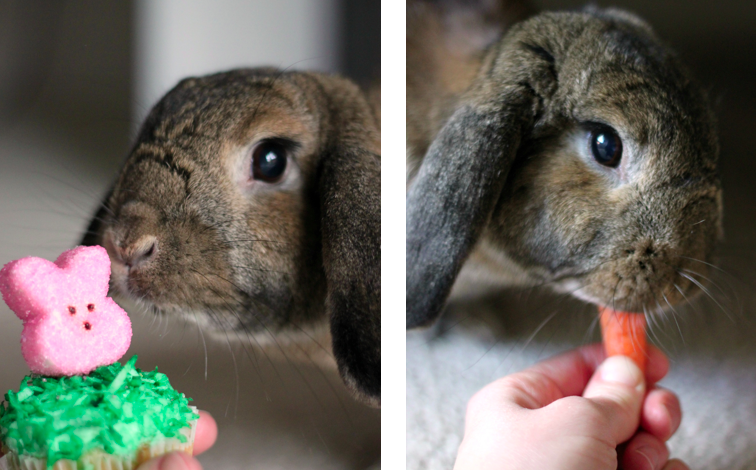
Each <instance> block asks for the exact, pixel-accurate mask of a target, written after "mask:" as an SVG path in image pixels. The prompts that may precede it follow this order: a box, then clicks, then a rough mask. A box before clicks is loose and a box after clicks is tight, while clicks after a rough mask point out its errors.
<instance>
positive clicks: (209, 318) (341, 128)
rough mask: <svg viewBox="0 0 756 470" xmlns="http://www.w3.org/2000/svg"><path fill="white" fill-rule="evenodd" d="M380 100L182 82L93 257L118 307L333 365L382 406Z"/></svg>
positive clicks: (315, 82)
mask: <svg viewBox="0 0 756 470" xmlns="http://www.w3.org/2000/svg"><path fill="white" fill-rule="evenodd" d="M379 100H380V96H379V95H371V96H368V94H366V93H365V92H363V91H362V90H361V89H360V88H359V87H357V86H356V85H355V84H353V83H352V82H350V81H349V80H347V79H344V78H340V77H336V76H330V75H325V74H318V73H309V72H287V71H286V72H285V71H280V70H276V69H272V68H257V69H239V70H232V71H228V72H223V73H217V74H213V75H208V76H204V77H193V78H187V79H185V80H182V81H181V82H180V83H179V84H178V85H176V87H175V88H173V89H172V90H171V91H169V92H168V93H167V94H166V95H165V96H164V97H163V98H162V99H161V100H160V101H159V102H158V103H157V104H156V105H155V107H154V108H153V109H152V110H151V112H150V113H149V115H148V116H147V118H146V121H145V122H144V124H143V125H142V127H141V130H140V132H139V135H138V137H137V140H136V143H135V144H134V147H133V149H132V150H131V153H130V155H129V156H128V158H127V159H126V161H125V163H124V165H123V168H122V169H121V170H120V173H119V174H118V177H117V178H116V180H115V183H114V185H113V187H112V189H111V190H110V192H109V194H108V195H107V196H106V197H105V199H104V201H103V203H102V205H101V207H100V209H99V211H98V212H97V214H96V215H95V217H94V218H93V219H92V222H91V224H90V226H89V228H88V230H87V233H86V235H85V237H84V239H83V244H85V245H93V244H99V245H103V246H104V247H105V248H106V249H107V250H108V253H109V255H110V258H111V261H112V265H113V276H112V279H111V287H112V288H113V289H114V290H115V291H116V292H117V293H118V294H120V295H123V296H126V297H129V298H132V299H135V300H137V301H139V302H141V303H142V304H145V305H147V306H148V307H150V308H151V309H152V310H154V311H155V312H156V313H160V314H166V315H180V316H183V317H186V318H188V319H190V320H192V321H197V322H198V323H200V324H201V326H202V327H203V328H204V329H208V330H212V331H216V332H217V333H218V334H219V335H223V336H224V337H228V338H234V337H239V338H243V339H244V340H245V341H252V342H254V343H257V344H258V345H261V347H265V348H268V349H270V350H272V351H275V350H279V351H280V352H281V353H282V354H284V355H286V356H287V357H288V356H298V355H299V356H301V355H302V354H304V355H306V356H308V357H312V356H316V355H318V354H320V355H321V356H330V355H331V354H332V356H333V357H335V359H336V362H337V364H338V368H339V372H340V374H341V376H342V378H343V380H344V382H345V383H346V385H347V386H348V387H349V388H350V389H351V390H352V391H353V392H354V394H355V396H356V397H358V398H360V399H362V400H364V401H366V402H368V403H370V404H373V405H376V406H378V405H379V403H380V189H379V188H380V114H379V111H378V108H377V107H376V106H378V107H379V106H380V103H379ZM264 145H268V146H274V147H270V148H275V149H276V150H275V151H276V152H278V153H277V154H276V155H279V157H278V158H279V160H273V161H282V160H281V159H282V158H283V157H282V156H280V154H282V153H285V155H286V160H285V161H286V163H285V165H286V166H285V169H284V170H283V173H282V174H281V175H280V176H279V177H278V178H280V179H279V180H277V181H269V182H268V181H265V180H261V179H258V178H257V173H255V171H257V170H256V169H253V168H257V167H256V165H258V163H260V162H259V161H258V160H257V158H258V157H256V156H255V155H257V154H256V153H255V152H256V151H257V150H256V149H260V148H262V147H261V146H264ZM266 148H268V147H266ZM266 155H267V154H266ZM266 155H263V157H266ZM266 158H267V157H266ZM260 164H262V163H260ZM329 336H330V338H331V339H332V345H331V344H328V343H327V342H326V343H325V344H324V345H322V346H321V343H322V342H323V341H324V338H325V340H326V341H327V339H328V337H329ZM292 338H294V339H292ZM331 361H333V360H332V359H331Z"/></svg>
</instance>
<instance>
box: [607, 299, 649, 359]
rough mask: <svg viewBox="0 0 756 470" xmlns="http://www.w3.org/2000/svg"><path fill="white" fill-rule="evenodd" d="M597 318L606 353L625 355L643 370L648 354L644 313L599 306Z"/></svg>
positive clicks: (609, 354) (608, 354)
mask: <svg viewBox="0 0 756 470" xmlns="http://www.w3.org/2000/svg"><path fill="white" fill-rule="evenodd" d="M599 320H600V321H601V334H602V336H603V338H604V349H605V350H606V355H607V356H619V355H622V356H627V357H629V358H630V359H632V360H633V361H634V362H635V363H636V364H638V367H640V369H641V370H642V371H644V372H645V370H646V357H647V356H648V351H647V348H646V317H645V315H643V314H642V313H627V312H615V311H614V310H612V309H610V308H605V307H599Z"/></svg>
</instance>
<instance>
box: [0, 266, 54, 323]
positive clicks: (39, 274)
mask: <svg viewBox="0 0 756 470" xmlns="http://www.w3.org/2000/svg"><path fill="white" fill-rule="evenodd" d="M61 280H62V273H61V272H60V269H58V267H57V266H56V265H55V264H54V263H52V262H50V261H48V260H46V259H42V258H33V257H31V256H30V257H27V258H21V259H19V260H16V261H11V262H10V263H8V264H6V265H5V266H4V267H3V269H0V292H1V293H2V295H3V300H5V303H6V304H8V307H10V309H11V310H13V312H14V313H15V314H16V316H18V318H20V319H21V320H24V321H26V319H28V318H29V317H32V316H34V315H41V314H43V313H44V312H45V311H47V310H48V307H49V305H50V303H51V301H54V299H56V298H57V297H58V292H59V289H60V286H61V282H60V281H61Z"/></svg>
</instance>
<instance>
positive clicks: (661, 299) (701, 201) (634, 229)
mask: <svg viewBox="0 0 756 470" xmlns="http://www.w3.org/2000/svg"><path fill="white" fill-rule="evenodd" d="M587 29H588V31H587V32H584V33H582V34H581V36H582V37H580V38H578V39H576V40H575V43H573V44H572V45H571V46H570V48H569V52H567V53H566V54H564V55H562V57H561V61H560V63H559V68H558V72H556V75H555V78H556V80H557V84H556V87H557V88H556V90H554V92H553V95H552V96H553V97H554V98H553V100H552V101H551V102H550V103H549V108H550V110H549V112H547V113H545V114H544V116H543V117H542V118H541V119H540V120H539V121H538V122H537V123H536V125H535V127H534V131H533V133H532V134H531V136H530V137H529V138H528V139H527V140H526V141H525V142H524V143H523V145H522V148H521V150H520V154H519V155H518V156H517V160H516V161H515V163H514V165H513V168H512V171H511V173H510V176H509V178H508V180H507V182H506V183H505V186H504V190H503V192H502V196H501V198H500V200H499V201H498V202H497V205H496V207H495V209H494V212H493V215H492V220H491V225H490V227H489V229H488V230H487V231H486V238H489V240H490V242H491V243H492V244H495V245H496V246H498V247H499V248H500V249H501V250H503V251H504V252H505V253H506V254H507V255H509V257H510V258H512V259H513V260H515V261H516V262H517V263H519V264H520V265H521V267H522V268H523V269H524V270H525V271H526V272H529V273H530V274H531V282H538V283H543V282H547V283H554V285H555V286H556V287H557V288H558V289H559V290H562V291H568V292H571V293H573V294H574V295H576V296H578V297H580V298H583V299H584V300H587V301H590V302H593V303H597V304H600V305H609V306H614V307H616V308H619V309H625V310H629V311H639V312H642V311H645V310H656V309H657V308H658V309H659V310H661V308H660V307H661V306H665V307H667V306H668V305H669V304H674V303H675V302H678V301H683V300H685V299H686V298H687V297H689V296H691V295H692V293H693V291H697V290H698V288H697V286H696V284H695V281H696V280H698V281H701V282H703V281H704V279H702V278H700V277H698V276H696V277H698V279H696V277H694V278H693V279H690V277H691V275H690V272H691V271H692V272H697V273H699V275H703V276H705V275H706V273H707V267H708V266H707V265H706V263H709V262H711V259H710V258H711V255H712V252H713V249H714V245H715V242H716V240H717V236H718V235H719V233H720V231H721V187H720V182H719V177H718V173H717V170H716V162H717V157H718V144H717V139H716V132H715V126H714V122H713V118H712V116H711V113H710V112H709V110H708V107H707V105H706V100H705V97H704V96H703V93H702V92H701V91H700V89H699V88H698V87H697V86H696V85H695V84H693V83H691V82H690V81H689V80H688V79H687V78H686V72H685V71H684V70H680V65H679V64H677V63H676V61H675V60H674V59H673V58H672V57H671V56H670V54H669V53H666V52H665V51H663V50H661V49H659V48H658V47H656V46H654V44H653V43H652V42H649V43H648V44H642V43H641V44H638V41H637V39H636V37H637V35H638V32H637V31H632V32H631V31H621V30H620V31H617V30H611V29H610V30H609V31H606V32H604V33H603V34H601V32H600V31H595V30H594V28H591V27H590V26H589V27H587ZM625 46H626V47H625ZM592 51H601V53H602V55H603V57H602V58H601V60H597V59H595V58H593V57H592V54H595V52H592ZM662 69H664V73H663V74H662V72H661V70H662ZM555 70H556V69H555ZM546 86H547V84H545V83H544V84H541V85H540V87H542V88H546ZM612 130H614V131H615V134H614V135H608V136H606V135H605V134H610V133H611V132H612ZM606 137H609V138H611V139H614V140H616V142H613V144H615V146H619V147H620V148H618V149H616V150H617V152H618V154H619V156H618V161H616V162H607V161H605V160H602V159H601V155H598V156H597V155H596V150H597V149H596V148H595V147H594V146H593V144H594V143H595V142H594V140H595V139H596V138H599V139H601V138H606ZM607 163H609V164H607ZM612 163H613V164H612Z"/></svg>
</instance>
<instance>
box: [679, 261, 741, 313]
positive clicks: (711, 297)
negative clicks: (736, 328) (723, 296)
mask: <svg viewBox="0 0 756 470" xmlns="http://www.w3.org/2000/svg"><path fill="white" fill-rule="evenodd" d="M677 274H679V275H680V276H682V277H684V278H685V279H687V280H689V281H690V282H692V283H693V284H695V285H696V286H697V287H698V288H699V289H701V291H702V292H703V293H704V294H706V295H707V296H708V297H709V298H710V299H711V300H713V301H714V303H715V304H717V307H719V308H720V310H722V312H724V314H725V315H727V318H729V319H730V321H731V322H733V323H736V322H735V319H734V318H732V316H731V315H730V313H729V312H728V311H727V309H726V308H724V307H723V306H722V304H720V303H719V301H718V300H717V299H716V298H715V297H714V296H713V295H712V294H711V292H709V290H708V289H706V287H704V285H703V284H701V283H700V282H699V281H698V280H697V279H695V278H694V277H692V276H689V275H688V274H685V273H684V272H682V271H679V270H678V271H677Z"/></svg>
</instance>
